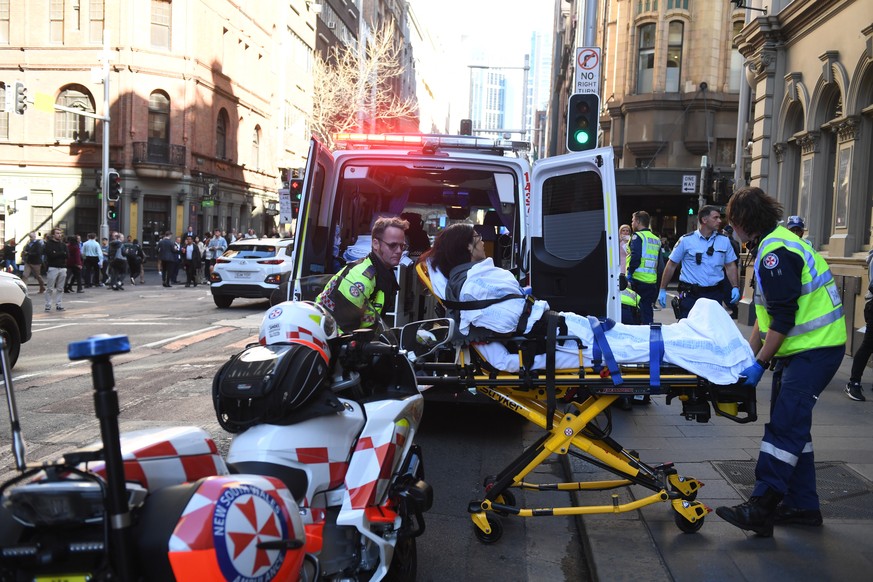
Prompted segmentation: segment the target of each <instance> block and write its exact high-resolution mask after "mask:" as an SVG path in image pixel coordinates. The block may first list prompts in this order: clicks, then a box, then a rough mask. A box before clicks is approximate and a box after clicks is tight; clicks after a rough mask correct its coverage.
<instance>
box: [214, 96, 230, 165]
mask: <svg viewBox="0 0 873 582" xmlns="http://www.w3.org/2000/svg"><path fill="white" fill-rule="evenodd" d="M229 119H230V118H229V117H228V116H227V110H226V109H224V108H222V109H221V111H219V112H218V120H217V121H216V123H215V157H216V158H219V159H224V158H226V157H227V126H228V125H229Z"/></svg>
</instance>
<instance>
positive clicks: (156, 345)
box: [140, 325, 219, 348]
mask: <svg viewBox="0 0 873 582" xmlns="http://www.w3.org/2000/svg"><path fill="white" fill-rule="evenodd" d="M213 329H219V326H217V325H212V326H209V327H204V328H203V329H198V330H195V331H189V332H188V333H183V334H179V335H175V336H173V337H168V338H164V339H162V340H158V341H156V342H152V343H150V344H143V345H141V346H140V347H141V348H156V347H158V346H160V345H162V344H166V343H169V342H173V341H176V340H180V339H182V338H186V337H191V336H192V335H197V334H199V333H205V332H208V331H211V330H213Z"/></svg>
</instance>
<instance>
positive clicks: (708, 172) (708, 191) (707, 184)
mask: <svg viewBox="0 0 873 582" xmlns="http://www.w3.org/2000/svg"><path fill="white" fill-rule="evenodd" d="M713 192H715V188H714V187H713V176H712V166H706V168H705V169H704V170H703V195H704V196H712V193H713Z"/></svg>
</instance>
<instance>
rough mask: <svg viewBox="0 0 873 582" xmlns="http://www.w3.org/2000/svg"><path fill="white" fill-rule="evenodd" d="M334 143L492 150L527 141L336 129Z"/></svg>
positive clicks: (505, 149) (349, 146)
mask: <svg viewBox="0 0 873 582" xmlns="http://www.w3.org/2000/svg"><path fill="white" fill-rule="evenodd" d="M334 143H336V144H337V146H339V147H340V148H341V149H343V148H345V149H352V148H367V147H391V146H395V147H397V146H421V147H427V148H434V149H440V148H444V149H450V148H451V149H469V150H480V151H492V152H496V153H499V152H508V151H516V152H517V151H526V150H527V149H528V147H529V146H528V145H527V144H526V143H525V144H524V146H525V147H520V143H521V142H507V141H504V140H499V139H492V138H486V137H473V136H468V135H441V134H401V133H384V134H380V133H337V134H335V135H334Z"/></svg>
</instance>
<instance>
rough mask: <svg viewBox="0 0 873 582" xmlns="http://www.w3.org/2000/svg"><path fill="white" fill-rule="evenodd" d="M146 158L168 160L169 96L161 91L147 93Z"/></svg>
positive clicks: (164, 161)
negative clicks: (147, 127)
mask: <svg viewBox="0 0 873 582" xmlns="http://www.w3.org/2000/svg"><path fill="white" fill-rule="evenodd" d="M148 159H149V161H151V162H163V163H167V162H169V161H170V98H169V97H167V95H166V94H165V93H163V92H161V91H155V92H154V93H152V94H151V95H149V143H148Z"/></svg>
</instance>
